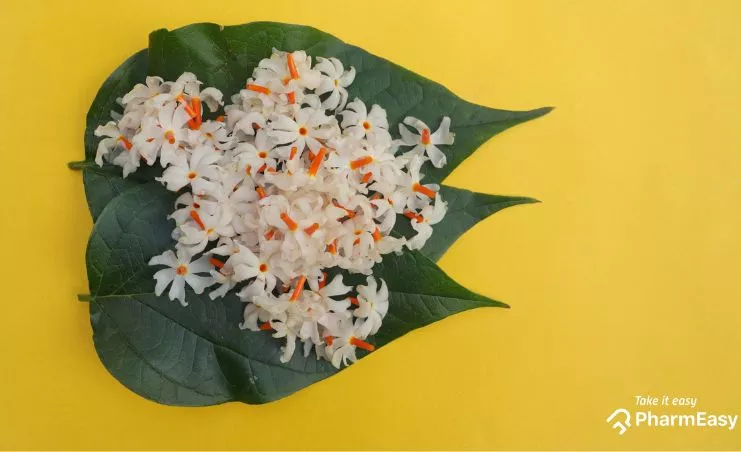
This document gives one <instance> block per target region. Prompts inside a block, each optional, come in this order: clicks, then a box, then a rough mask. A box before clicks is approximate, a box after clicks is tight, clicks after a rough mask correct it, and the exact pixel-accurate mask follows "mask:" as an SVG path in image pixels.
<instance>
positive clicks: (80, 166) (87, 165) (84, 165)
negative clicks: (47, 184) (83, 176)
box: [67, 160, 97, 171]
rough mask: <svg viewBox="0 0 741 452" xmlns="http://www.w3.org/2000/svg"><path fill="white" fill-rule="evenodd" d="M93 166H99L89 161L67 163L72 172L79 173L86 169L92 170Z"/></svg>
mask: <svg viewBox="0 0 741 452" xmlns="http://www.w3.org/2000/svg"><path fill="white" fill-rule="evenodd" d="M93 166H97V165H96V163H95V162H91V161H89V160H80V161H77V162H69V163H67V167H68V168H69V169H71V170H75V171H79V170H81V169H85V168H92V167H93Z"/></svg>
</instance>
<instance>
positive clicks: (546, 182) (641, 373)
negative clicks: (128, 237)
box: [0, 0, 741, 449]
mask: <svg viewBox="0 0 741 452" xmlns="http://www.w3.org/2000/svg"><path fill="white" fill-rule="evenodd" d="M253 20H278V21H284V22H294V23H304V24H310V25H313V26H316V27H319V28H321V29H323V30H325V31H327V32H330V33H333V34H335V35H337V36H339V37H340V38H342V39H345V40H347V41H349V42H351V43H354V44H357V45H360V46H362V47H364V48H366V49H368V50H369V51H371V52H374V53H376V54H378V55H382V56H384V57H387V58H389V59H391V60H393V61H395V62H397V63H399V64H401V65H403V66H406V67H408V68H410V69H412V70H414V71H416V72H419V73H421V74H424V75H425V76H427V77H430V78H432V79H434V80H437V81H439V82H441V83H443V84H444V85H446V86H448V87H450V88H451V89H452V90H453V91H455V92H456V93H458V94H460V95H461V96H462V97H464V98H466V99H470V100H473V101H476V102H479V103H483V104H485V105H491V106H496V107H502V108H511V109H524V108H530V107H538V106H542V105H555V106H557V109H556V110H555V111H554V112H553V113H551V114H550V115H548V116H546V117H544V118H542V119H538V120H536V121H533V122H531V123H528V124H525V125H522V126H519V127H517V128H516V129H512V130H510V131H508V132H506V133H504V134H502V135H500V136H499V137H497V138H495V139H494V140H492V141H490V142H489V143H487V144H486V145H485V146H483V147H482V148H481V150H480V151H479V152H478V153H477V154H476V155H475V156H474V157H472V158H471V159H469V160H468V161H467V162H466V163H464V164H463V165H462V166H461V167H460V168H459V169H457V170H456V171H455V172H454V173H453V175H452V176H451V177H450V178H449V179H448V181H447V182H448V183H449V184H451V185H456V186H459V187H465V188H469V189H473V190H478V191H482V192H488V193H504V194H522V195H530V196H534V197H537V198H539V199H541V200H543V201H544V202H543V203H542V204H539V205H534V206H524V207H517V208H513V209H511V210H507V211H505V212H502V213H500V214H497V215H495V216H494V217H492V218H490V219H489V220H487V221H485V222H484V223H482V224H480V225H479V226H477V227H475V228H474V229H473V230H472V231H470V233H468V234H467V235H466V236H465V237H463V238H461V239H460V240H459V242H458V243H457V244H456V245H455V246H454V247H453V248H451V250H450V251H449V252H448V254H447V255H446V256H445V257H444V258H443V260H442V261H441V265H442V266H443V267H444V269H445V270H447V271H448V272H449V273H450V274H451V275H452V276H453V277H454V278H455V279H456V280H458V281H459V282H461V283H463V284H464V285H465V286H467V287H470V288H472V289H474V290H476V291H479V292H481V293H484V294H486V295H489V296H492V297H496V298H498V299H501V300H504V301H507V302H509V303H510V304H511V305H512V306H513V308H512V309H511V310H509V311H505V310H478V311H473V312H469V313H465V314H462V315H459V316H457V317H455V318H452V319H449V320H446V321H443V322H441V323H439V324H436V325H433V326H430V327H428V328H426V329H424V330H420V331H417V332H415V333H412V334H410V335H409V336H407V337H404V338H403V339H401V340H398V341H397V342H396V343H394V344H393V345H392V346H389V347H387V348H384V349H383V350H381V351H379V352H378V353H374V354H372V355H371V356H370V357H368V358H367V359H365V360H363V361H362V362H360V363H359V364H357V365H354V366H352V367H351V368H349V369H348V370H346V371H344V372H342V373H341V374H340V375H338V376H336V377H334V378H331V379H329V380H326V381H324V382H322V383H319V384H317V385H315V386H313V387H311V388H309V389H308V390H304V391H302V392H300V393H298V394H295V395H293V396H291V397H288V398H287V399H284V400H282V401H279V402H276V403H271V404H268V405H264V406H246V405H241V404H236V403H234V404H228V405H225V406H218V407H210V408H201V409H188V408H173V407H165V406H159V405H156V404H154V403H152V402H148V401H146V400H144V399H142V398H140V397H138V396H136V395H134V394H133V393H131V392H130V391H129V390H127V389H126V388H124V387H123V386H121V385H120V384H119V383H118V382H117V381H116V380H114V379H113V378H112V377H111V376H109V375H108V374H107V372H106V370H105V369H104V368H103V366H102V365H101V364H100V363H99V361H98V358H97V356H96V354H95V351H94V348H93V344H92V340H91V329H90V326H89V320H88V314H87V305H86V304H84V303H78V302H77V301H76V300H75V294H77V293H84V292H85V291H86V287H87V283H86V276H85V265H84V253H85V244H86V241H87V238H88V234H89V231H90V228H91V221H90V216H89V214H88V211H87V208H86V206H85V200H84V195H83V189H82V182H81V177H80V174H79V173H75V172H72V171H69V170H67V169H66V166H65V164H66V163H67V162H68V161H70V160H77V159H80V158H81V157H82V152H83V148H82V134H83V130H84V127H85V124H84V120H85V113H86V111H87V108H88V106H89V104H90V102H91V101H92V99H93V97H94V95H95V93H96V91H97V89H98V87H99V86H100V84H101V83H102V82H103V80H104V79H105V77H106V76H107V75H108V74H109V73H110V72H111V71H112V70H113V69H114V68H115V67H116V66H117V65H118V64H120V63H121V62H122V61H123V60H124V59H125V58H126V57H128V56H129V55H130V54H132V53H133V52H134V51H136V50H139V49H140V48H143V47H145V46H146V45H147V34H148V33H149V32H150V31H152V30H154V29H157V28H160V27H176V26H180V25H184V24H187V23H191V22H196V21H214V22H220V23H225V24H234V23H243V22H248V21H253ZM740 22H741V1H720V0H706V1H701V0H697V1H678V0H667V1H658V0H652V1H635V0H633V1H625V0H624V1H619V2H607V1H577V0H569V1H567V0H560V1H514V0H513V1H497V2H493V1H486V0H481V1H471V2H465V1H452V0H447V1H444V2H442V1H441V2H431V1H399V0H390V1H379V0H374V1H365V2H357V3H349V2H336V3H330V2H317V1H313V2H296V3H294V2H290V1H285V0H284V1H246V0H236V1H232V0H220V1H218V2H205V1H201V2H195V1H188V0H180V1H175V2H163V1H151V0H126V1H116V0H108V1H105V2H102V1H95V2H94V1H90V2H88V3H87V4H85V2H82V1H76V2H72V1H70V2H61V1H51V0H49V1H15V0H14V1H10V0H0V37H1V38H2V39H1V42H2V43H3V51H2V60H0V82H1V83H0V86H2V91H1V92H0V103H2V119H0V152H1V154H0V155H1V159H0V162H2V169H1V170H0V193H1V194H2V202H1V203H0V218H2V221H0V237H1V238H2V241H1V242H0V244H1V245H0V246H2V249H3V251H2V253H0V255H2V260H0V269H1V271H0V275H2V276H0V278H1V280H2V287H3V289H2V293H3V296H2V300H3V303H2V308H1V309H0V363H1V364H0V448H79V449H86V448H131V449H135V448H170V449H194V448H210V449H233V448H244V449H247V448H263V449H266V448H286V449H290V448H310V449H314V448H345V449H349V448H397V449H398V448H414V449H420V448H438V449H440V448H441V449H459V448H477V449H497V448H528V449H539V448H549V449H563V448H576V449H584V448H603V449H615V448H620V449H666V448H695V449H697V448H709V449H713V448H725V449H728V448H741V437H740V436H739V435H740V434H741V433H740V432H739V430H741V426H739V427H737V429H736V430H734V431H727V430H716V431H708V430H700V429H694V430H692V429H676V428H675V429H665V430H663V431H659V430H653V429H648V428H640V429H632V430H630V431H628V433H626V434H625V436H624V437H619V436H618V435H616V433H615V432H614V431H612V430H611V429H610V428H609V426H608V425H607V424H606V423H605V418H606V417H607V415H608V414H610V413H611V412H612V411H613V410H614V409H616V408H618V407H625V408H634V407H635V405H634V400H633V398H634V396H635V395H637V394H654V395H658V396H660V395H663V394H669V395H686V396H696V397H698V398H699V408H700V409H703V410H709V411H716V412H731V413H736V414H741V385H739V382H741V362H740V360H741V359H740V358H739V350H738V346H739V344H740V343H741V284H739V279H741V127H740V125H741V121H740V120H741V115H740V114H739V106H741V27H739V23H740ZM453 121H455V118H453ZM454 123H455V122H454ZM674 412H677V413H679V412H681V411H680V410H677V411H674Z"/></svg>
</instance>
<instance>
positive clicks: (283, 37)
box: [149, 22, 551, 183]
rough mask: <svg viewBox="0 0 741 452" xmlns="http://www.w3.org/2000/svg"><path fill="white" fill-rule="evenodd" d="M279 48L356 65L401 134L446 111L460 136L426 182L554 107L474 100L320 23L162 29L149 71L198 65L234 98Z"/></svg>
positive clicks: (155, 36) (366, 89)
mask: <svg viewBox="0 0 741 452" xmlns="http://www.w3.org/2000/svg"><path fill="white" fill-rule="evenodd" d="M273 48H277V49H280V50H286V51H295V50H302V49H303V50H306V51H307V52H308V53H309V55H312V56H315V57H316V56H326V57H329V56H332V57H336V58H339V59H340V60H341V61H342V62H343V64H344V65H345V67H349V66H354V67H355V69H356V71H357V72H356V76H355V81H354V82H353V84H352V85H350V87H349V93H350V97H351V98H353V97H359V98H360V99H362V100H363V101H364V102H365V103H366V104H368V105H371V104H373V103H377V104H379V105H380V106H382V107H383V108H385V109H386V112H387V114H388V120H389V124H390V125H391V129H392V133H394V134H397V135H398V129H396V127H397V126H396V125H397V124H398V123H399V122H401V121H402V120H403V119H404V117H406V116H414V117H417V118H419V119H421V120H423V121H424V122H426V123H427V125H429V126H430V127H432V128H433V130H435V129H436V128H437V126H438V125H439V123H440V120H441V119H442V117H443V116H450V118H451V120H452V125H451V130H452V131H453V132H455V134H456V137H455V144H454V145H452V146H443V147H442V150H443V152H445V154H446V156H447V159H448V164H447V165H446V166H445V167H443V168H440V169H437V168H433V167H432V166H430V165H428V167H426V168H425V171H424V173H425V175H426V177H425V182H427V183H435V182H441V181H442V180H443V179H444V178H445V176H447V175H448V174H450V173H451V172H452V171H453V170H454V169H455V168H456V167H457V166H458V165H459V164H460V163H461V162H462V161H463V160H464V159H465V158H466V157H468V156H469V155H471V154H472V153H473V152H474V151H475V150H476V149H477V148H478V147H479V146H480V145H481V144H482V143H484V142H485V141H486V140H488V139H489V138H490V137H491V136H493V135H495V134H497V133H499V132H502V131H503V130H505V129H508V128H510V127H512V126H514V125H517V124H519V123H522V122H525V121H528V120H530V119H534V118H537V117H539V116H543V115H544V114H546V113H548V112H549V111H551V108H549V107H547V108H539V109H535V110H530V111H507V110H497V109H494V108H488V107H484V106H481V105H476V104H473V103H470V102H467V101H465V100H463V99H461V98H460V97H458V96H456V95H455V94H453V93H452V92H450V90H448V89H447V88H445V87H444V86H442V85H440V84H438V83H435V82H433V81H432V80H429V79H427V78H425V77H422V76H420V75H418V74H415V73H414V72H411V71H409V70H407V69H404V68H403V67H401V66H398V65H396V64H394V63H392V62H390V61H388V60H385V59H383V58H380V57H377V56H375V55H373V54H371V53H368V52H366V51H365V50H363V49H361V48H358V47H355V46H353V45H349V44H345V43H344V42H342V41H340V40H339V39H337V38H335V37H334V36H332V35H330V34H327V33H324V32H323V31H320V30H317V29H316V28H312V27H306V26H302V25H290V24H283V23H277V22H252V23H249V24H245V25H234V26H228V27H222V26H219V25H216V24H207V23H203V24H193V25H188V26H185V27H182V28H178V29H176V30H172V31H167V30H165V29H162V30H157V31H155V32H153V33H152V34H151V35H150V37H149V59H150V62H149V72H150V74H152V75H159V76H162V77H164V78H165V79H171V80H174V79H175V78H176V77H178V76H179V75H180V74H182V73H183V72H186V71H189V72H193V73H194V74H196V76H198V77H199V79H200V80H202V81H203V82H204V83H205V86H215V87H217V88H219V89H220V90H222V91H223V92H224V94H225V95H227V96H226V98H229V96H230V95H231V94H234V93H236V92H237V91H238V89H240V88H241V87H242V86H243V84H244V83H245V81H246V80H247V78H248V77H249V76H250V75H251V74H252V69H253V68H254V67H255V66H256V65H257V64H258V63H259V62H260V60H261V59H263V58H266V57H268V56H269V55H270V53H271V51H272V49H273Z"/></svg>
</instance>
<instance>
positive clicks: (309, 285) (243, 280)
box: [95, 50, 453, 367]
mask: <svg viewBox="0 0 741 452" xmlns="http://www.w3.org/2000/svg"><path fill="white" fill-rule="evenodd" d="M354 78H355V70H354V68H350V69H349V70H345V68H344V67H343V64H342V63H341V62H340V61H339V60H338V59H336V58H328V59H325V58H317V61H316V64H314V65H312V60H311V57H309V56H307V55H306V53H305V52H303V51H297V52H292V53H288V52H281V51H277V50H274V51H273V54H272V55H271V56H270V58H266V59H263V60H262V61H261V62H260V63H259V66H258V67H257V68H256V69H255V70H254V72H253V74H252V77H251V78H249V79H248V80H247V83H246V86H245V88H244V89H242V90H241V91H240V92H239V93H238V94H236V95H234V96H233V97H232V99H231V101H232V104H231V105H227V106H225V107H224V109H223V114H222V115H219V116H217V114H218V110H219V109H220V108H221V106H222V105H223V100H222V97H223V95H222V93H221V92H220V91H218V90H217V89H215V88H205V89H201V83H200V82H199V81H198V80H197V79H196V77H195V75H193V74H191V73H185V74H183V75H182V76H181V77H179V78H178V79H177V80H176V81H174V82H165V81H164V80H162V79H161V78H159V77H148V78H147V80H146V84H139V85H136V86H135V87H134V88H133V89H132V90H131V92H129V93H128V94H126V95H125V96H124V97H123V98H122V99H121V104H122V105H123V107H124V112H123V114H122V115H117V116H116V117H115V118H114V119H115V121H111V122H109V123H108V124H106V125H105V126H101V127H98V129H97V130H96V132H95V133H96V135H97V136H103V137H105V138H104V139H103V140H101V142H100V145H99V147H98V152H97V156H96V162H97V163H98V164H100V165H102V164H103V163H104V161H107V162H109V163H112V164H114V165H118V166H121V167H122V168H123V173H124V177H125V176H127V175H128V174H130V173H131V172H134V171H136V170H137V169H138V168H139V166H140V165H142V164H143V163H144V164H147V165H153V164H155V162H156V161H157V160H159V163H160V165H161V166H162V168H164V171H163V173H162V176H161V177H160V178H158V179H157V180H158V181H160V182H161V183H162V184H164V185H165V186H166V187H167V189H169V190H171V191H173V192H178V193H180V196H179V197H178V198H177V200H176V201H175V208H174V211H173V212H172V214H171V215H170V216H169V218H171V219H173V220H174V221H175V225H176V226H175V229H174V231H173V238H174V239H175V240H176V241H177V243H176V246H175V250H174V251H166V252H165V253H163V254H162V255H159V256H155V257H153V258H152V259H151V261H150V265H163V266H165V267H166V268H164V269H162V270H159V271H158V272H157V273H155V275H154V278H155V280H156V287H155V292H156V293H157V294H158V295H160V294H162V293H163V292H165V290H166V289H167V287H168V286H169V287H170V289H169V292H168V294H169V297H170V299H171V300H174V299H177V300H179V301H180V302H181V303H182V304H183V305H185V304H186V302H185V285H186V284H187V285H188V286H190V287H191V288H192V289H193V291H194V292H195V293H197V294H200V293H203V291H204V290H206V288H207V287H211V286H216V287H215V289H213V290H212V291H211V292H210V297H211V298H212V299H215V298H217V297H223V296H224V295H226V294H227V293H228V292H230V291H235V292H236V293H237V295H238V296H239V297H240V299H241V300H242V301H244V302H245V303H246V307H245V311H244V322H243V323H242V324H241V325H240V326H241V327H242V328H244V329H249V330H253V331H259V330H269V331H272V332H273V336H274V337H277V338H285V346H284V347H283V355H282V357H281V360H282V361H283V362H286V361H288V360H289V359H290V358H291V356H292V355H293V353H294V350H295V347H296V340H297V339H298V340H300V341H301V342H303V348H304V353H305V354H308V353H309V352H310V351H311V350H312V348H315V349H316V354H317V356H318V357H323V358H326V359H328V360H330V361H331V362H332V363H333V364H334V365H335V366H336V367H339V366H340V365H341V364H342V363H344V364H347V361H348V360H349V361H354V360H355V359H356V357H355V351H356V349H357V348H361V349H365V350H372V349H373V346H372V345H371V344H370V343H368V342H366V341H365V339H367V338H368V337H369V336H371V335H373V334H375V333H376V332H377V331H378V329H379V328H380V326H381V322H382V320H383V318H384V316H385V315H386V312H387V310H388V289H387V287H386V283H385V282H384V281H382V280H381V281H377V280H376V279H375V278H374V277H373V276H372V275H371V273H372V267H373V265H374V264H375V263H377V262H380V261H381V259H382V256H383V255H384V254H388V253H392V252H395V253H399V252H401V251H402V249H403V248H404V247H407V248H409V249H419V248H421V247H422V246H424V244H425V242H426V241H427V239H428V238H429V237H430V235H431V234H432V225H434V224H435V223H437V222H439V221H440V220H441V219H442V218H443V216H444V215H445V211H446V205H445V202H443V201H442V199H441V198H440V195H439V194H438V193H437V192H438V190H439V187H438V186H437V185H434V184H423V183H422V177H423V175H422V174H421V173H420V170H421V168H422V165H423V164H424V163H425V162H427V161H429V162H430V163H431V164H432V165H434V166H435V167H438V168H439V167H442V166H443V165H444V164H445V163H446V159H445V155H444V154H443V153H442V151H441V150H440V149H439V148H438V147H437V146H438V145H449V144H452V143H453V134H452V133H451V132H450V130H449V129H450V119H449V118H447V117H445V118H443V119H442V121H441V124H440V127H439V128H438V130H437V131H435V132H432V131H431V130H430V128H429V127H428V126H427V125H426V124H425V123H423V122H422V121H420V120H419V119H416V118H412V117H407V118H405V119H404V122H403V124H399V133H400V137H401V138H400V139H396V140H394V139H393V138H392V137H391V134H390V132H389V124H388V121H387V117H386V111H385V110H384V109H383V108H381V107H380V106H378V105H373V106H372V107H371V108H370V109H368V108H367V106H366V105H365V103H363V101H362V100H360V99H355V100H352V101H350V102H348V92H347V87H348V86H349V85H350V84H351V83H352V82H353V80H354ZM204 105H205V106H206V107H207V108H208V110H209V111H210V112H211V114H210V115H209V114H207V113H205V112H204V111H203V106H204ZM209 116H210V117H212V119H206V118H207V117H209ZM399 148H407V150H406V151H405V152H403V153H400V154H399V155H397V153H398V150H399ZM402 215H403V216H405V217H407V218H408V220H407V219H405V218H404V217H402ZM399 217H401V218H399ZM396 221H410V222H411V226H412V228H413V229H414V230H415V231H416V235H414V236H412V237H410V238H404V237H400V236H395V235H392V234H391V232H392V229H393V227H394V225H395V223H396ZM332 267H338V268H339V269H342V270H346V271H348V272H351V273H361V274H365V275H368V276H367V281H366V284H365V285H359V286H356V287H355V288H354V289H353V288H352V287H349V286H346V285H345V284H344V283H343V278H342V275H338V276H336V277H334V278H332V280H331V281H328V277H327V273H326V270H327V269H329V268H332Z"/></svg>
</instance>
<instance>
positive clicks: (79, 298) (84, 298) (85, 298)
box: [77, 293, 93, 302]
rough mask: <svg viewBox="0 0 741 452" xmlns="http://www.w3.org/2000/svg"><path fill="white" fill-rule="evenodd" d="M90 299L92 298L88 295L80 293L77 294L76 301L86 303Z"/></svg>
mask: <svg viewBox="0 0 741 452" xmlns="http://www.w3.org/2000/svg"><path fill="white" fill-rule="evenodd" d="M92 299H93V296H92V295H90V294H89V293H80V294H77V301H81V302H88V301H90V300H92Z"/></svg>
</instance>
